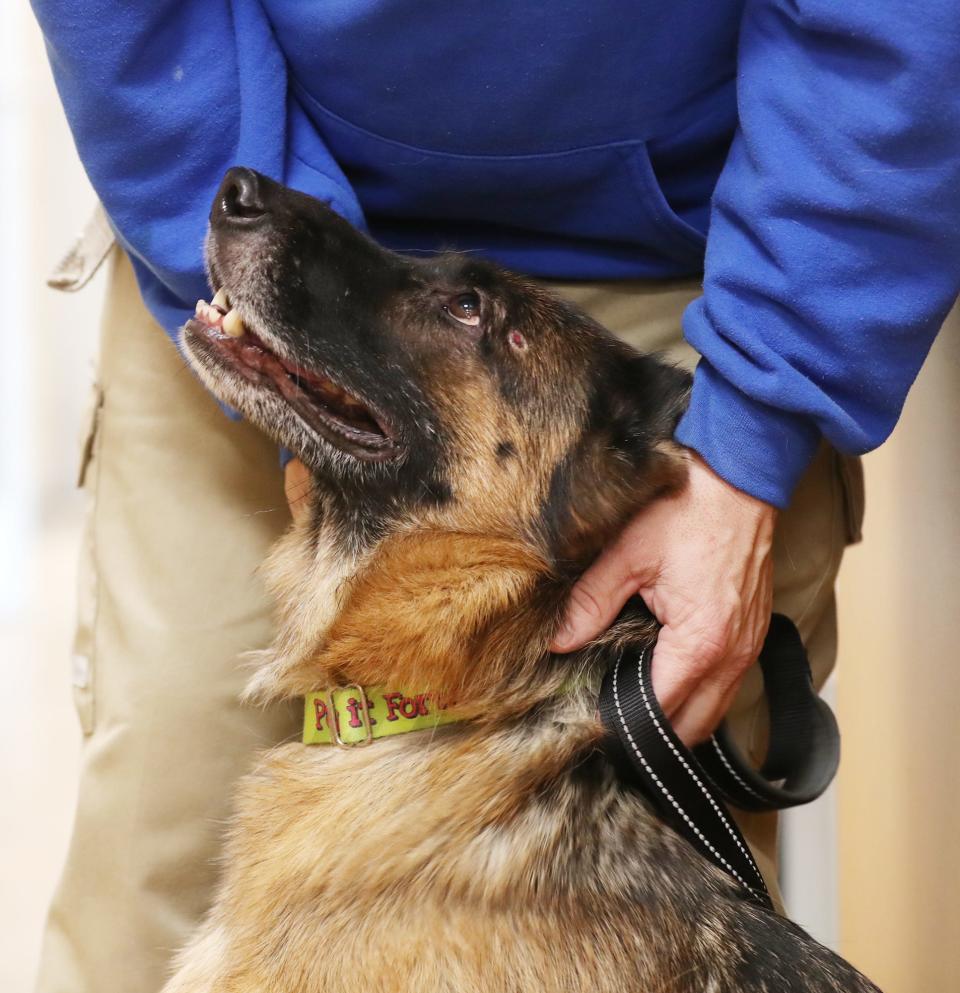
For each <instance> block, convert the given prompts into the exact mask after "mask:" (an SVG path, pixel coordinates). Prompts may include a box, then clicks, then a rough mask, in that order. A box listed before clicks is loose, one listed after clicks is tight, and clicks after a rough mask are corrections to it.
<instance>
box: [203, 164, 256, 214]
mask: <svg viewBox="0 0 960 993" xmlns="http://www.w3.org/2000/svg"><path fill="white" fill-rule="evenodd" d="M266 212H267V208H266V206H265V205H264V195H263V184H262V183H261V182H260V177H259V176H258V175H257V173H255V172H254V171H253V170H252V169H245V168H243V167H242V166H235V167H234V168H233V169H229V170H228V171H227V174H226V175H225V176H224V177H223V182H222V183H221V184H220V189H219V190H218V191H217V195H216V197H215V198H214V201H213V211H212V213H213V214H214V215H215V216H214V217H212V218H211V220H215V219H216V220H222V221H226V222H228V223H231V224H248V223H250V222H252V221H256V220H259V219H260V218H261V217H263V215H264V214H266Z"/></svg>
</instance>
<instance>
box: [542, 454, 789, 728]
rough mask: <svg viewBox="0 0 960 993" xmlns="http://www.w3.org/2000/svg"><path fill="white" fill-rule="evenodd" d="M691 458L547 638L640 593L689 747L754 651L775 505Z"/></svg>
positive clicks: (574, 629)
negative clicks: (682, 477)
mask: <svg viewBox="0 0 960 993" xmlns="http://www.w3.org/2000/svg"><path fill="white" fill-rule="evenodd" d="M691 456H692V457H691V462H690V476H689V480H688V482H687V485H686V486H685V488H684V489H683V490H681V491H680V492H679V493H676V494H673V495H671V496H669V497H664V498H663V499H661V500H658V501H656V502H655V503H653V504H651V505H650V506H649V507H647V508H645V509H644V510H643V511H642V512H641V513H640V514H638V515H637V517H635V518H634V519H633V520H632V521H631V522H630V524H628V525H627V527H626V528H625V529H624V531H623V533H622V534H621V535H620V537H619V538H618V539H617V540H616V541H615V542H614V543H613V544H612V545H611V546H610V547H609V548H607V549H606V550H605V551H604V552H603V553H602V554H601V555H600V557H599V558H598V559H597V560H596V562H594V563H593V565H592V566H590V568H589V569H588V570H587V571H586V572H585V573H584V574H583V576H581V578H580V580H579V581H578V582H577V584H576V586H575V587H574V588H573V590H572V592H571V594H570V601H569V603H568V604H567V613H566V617H565V619H564V623H563V626H562V627H561V629H560V631H559V632H558V634H557V637H556V639H555V641H554V644H553V646H552V647H553V650H554V651H557V652H569V651H572V650H573V649H575V648H579V647H580V646H581V645H583V644H585V643H586V642H588V641H589V640H590V639H591V638H594V637H595V636H596V635H597V634H599V633H600V632H601V631H603V630H604V628H606V627H608V626H609V625H610V624H611V623H612V621H613V620H614V618H615V617H616V616H617V614H618V613H619V612H620V609H621V608H622V607H623V605H624V603H626V601H627V599H628V598H629V597H630V596H632V595H633V594H634V593H639V594H640V596H641V597H642V598H643V600H644V602H645V603H646V604H647V606H648V607H649V608H650V610H651V611H652V612H653V614H654V616H655V617H656V618H657V620H658V621H660V623H661V624H662V625H663V627H662V629H661V631H660V637H659V640H658V641H657V646H656V649H655V650H654V653H653V671H652V676H653V687H654V690H655V692H656V694H657V699H658V700H659V701H660V706H661V707H662V708H663V710H664V712H665V713H666V715H667V717H669V718H670V720H671V722H672V724H673V726H674V729H675V730H676V732H677V734H678V735H679V736H680V738H681V739H683V741H684V742H685V743H686V744H688V745H693V744H696V743H697V742H700V741H703V740H704V739H705V738H707V737H709V736H710V734H711V733H712V732H713V731H714V729H715V728H716V727H717V725H718V724H719V723H720V721H721V720H722V718H723V715H724V713H725V712H726V710H727V708H728V707H729V706H730V704H731V703H732V702H733V697H734V695H735V694H736V691H737V688H738V686H739V685H740V681H741V679H742V678H743V674H744V672H745V670H746V669H747V667H748V666H749V665H750V664H751V663H752V662H753V661H754V660H755V659H756V658H757V656H758V655H759V653H760V648H761V647H762V645H763V639H764V637H765V635H766V632H767V627H768V625H769V622H770V610H771V604H772V600H773V583H772V559H771V548H772V545H773V526H774V522H775V520H776V513H777V512H776V510H775V509H774V508H773V507H771V506H770V505H769V504H766V503H763V502H762V501H760V500H757V499H755V498H754V497H751V496H748V495H747V494H746V493H743V492H741V491H740V490H738V489H736V488H735V487H733V486H731V485H730V484H729V483H727V482H725V481H724V480H723V479H721V478H720V477H719V476H718V475H717V474H716V473H715V472H714V471H713V470H712V469H711V468H710V467H709V466H708V465H707V464H706V462H704V461H703V460H702V459H701V458H700V457H699V456H698V455H697V454H696V453H691Z"/></svg>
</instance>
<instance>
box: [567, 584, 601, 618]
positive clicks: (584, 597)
mask: <svg viewBox="0 0 960 993" xmlns="http://www.w3.org/2000/svg"><path fill="white" fill-rule="evenodd" d="M570 599H571V600H572V601H573V604H574V606H575V607H576V608H577V609H578V610H579V611H581V612H582V613H584V614H587V615H588V616H589V617H592V618H594V619H596V620H599V619H600V618H601V617H602V616H603V608H602V605H601V603H600V600H599V599H598V597H597V596H596V595H595V594H594V593H593V592H592V591H591V590H590V589H589V587H587V586H586V585H585V584H583V583H578V584H577V585H576V586H574V588H573V589H572V590H571V591H570Z"/></svg>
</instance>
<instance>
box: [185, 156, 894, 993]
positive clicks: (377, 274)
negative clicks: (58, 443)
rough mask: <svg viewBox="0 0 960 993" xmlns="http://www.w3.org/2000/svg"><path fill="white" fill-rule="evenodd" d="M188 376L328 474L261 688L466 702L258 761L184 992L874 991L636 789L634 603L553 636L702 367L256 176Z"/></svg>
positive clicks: (315, 480) (241, 179)
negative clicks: (350, 743) (626, 697)
mask: <svg viewBox="0 0 960 993" xmlns="http://www.w3.org/2000/svg"><path fill="white" fill-rule="evenodd" d="M207 260H208V266H209V275H210V280H211V283H212V285H213V286H214V287H216V288H218V289H219V290H220V291H221V292H219V293H218V294H217V296H216V297H215V298H214V304H215V306H214V305H210V304H206V303H201V304H199V305H198V310H197V317H196V318H194V319H193V320H191V321H190V322H188V323H187V325H186V327H185V328H184V331H183V344H184V347H185V350H186V352H187V354H188V356H189V358H190V361H191V363H192V365H193V367H194V368H195V369H196V371H197V372H198V373H199V376H200V378H201V379H202V380H203V381H204V383H206V384H207V385H208V386H209V387H210V389H211V390H212V391H213V392H214V393H215V394H216V395H217V396H219V397H220V398H222V399H223V400H224V401H225V402H227V403H229V404H231V405H232V406H234V407H235V408H236V409H238V410H239V411H241V412H242V413H243V414H244V415H246V417H248V418H249V419H250V420H252V421H254V422H255V423H256V424H258V425H260V427H261V428H263V429H264V430H265V431H267V432H268V433H269V434H270V435H272V437H273V438H275V439H276V440H277V441H278V442H279V443H280V444H282V445H284V446H286V447H287V448H289V449H290V450H292V451H293V452H295V453H296V454H297V455H298V456H299V457H300V458H301V459H302V460H303V462H304V463H305V465H306V466H307V468H308V470H309V472H310V475H311V477H312V484H313V489H312V496H311V504H310V509H309V512H307V513H305V514H303V515H300V517H299V519H298V520H297V521H296V522H295V523H294V525H293V526H292V528H291V529H290V530H289V532H288V533H287V534H286V535H285V536H284V537H283V538H282V539H281V540H280V542H279V544H278V545H277V546H276V548H275V550H274V551H273V553H272V554H271V556H270V558H269V560H268V563H267V565H266V574H267V577H268V582H269V585H270V587H271V589H272V592H273V593H274V594H275V595H276V597H277V600H278V603H279V630H278V634H277V636H276V639H275V642H274V644H273V645H272V647H271V648H269V649H267V650H266V651H264V652H262V653H260V654H259V656H258V658H257V668H256V673H255V675H254V676H253V679H252V683H251V686H250V689H249V695H250V696H251V697H252V698H254V699H256V700H260V701H275V700H285V699H289V698H296V697H302V696H304V695H305V694H309V693H312V692H315V691H318V690H322V689H324V688H327V687H334V686H347V685H350V686H357V687H368V686H372V685H381V686H382V685H388V686H394V687H402V688H406V689H407V690H409V691H411V693H412V692H414V691H415V692H416V693H418V694H421V695H422V697H421V698H422V699H433V700H438V699H440V698H446V699H448V700H453V701H455V708H456V712H457V715H458V716H459V718H460V720H459V721H458V722H457V723H449V724H445V725H444V726H441V727H436V728H434V729H433V730H421V731H419V732H417V733H412V734H404V735H400V736H397V737H390V738H384V739H382V740H378V741H375V742H373V743H372V744H370V746H369V747H363V748H349V749H348V748H337V747H308V746H305V745H303V744H301V743H299V742H297V743H290V742H288V743H285V744H282V745H280V746H279V747H276V748H274V749H272V750H270V751H268V752H267V753H266V754H264V755H263V756H262V758H260V760H259V761H258V763H257V765H256V767H255V769H254V770H253V771H252V772H251V773H250V774H249V775H248V776H247V777H246V778H245V779H243V780H242V782H241V783H240V786H239V790H238V793H237V798H236V807H235V813H234V815H233V818H232V821H231V823H230V827H229V831H228V835H227V839H226V847H225V855H224V864H223V871H222V879H221V883H220V886H219V891H218V893H217V896H216V899H215V903H214V905H213V907H212V909H211V910H210V912H209V915H208V917H207V918H206V920H205V921H204V923H203V924H202V925H201V926H200V928H199V929H198V931H197V933H196V935H195V936H194V937H193V939H192V941H190V943H189V944H188V946H187V947H186V949H185V950H184V951H183V952H182V953H181V954H180V957H179V960H178V965H177V969H176V972H175V975H174V977H173V978H172V979H171V980H170V982H169V984H168V985H167V986H166V993H321V991H322V993H329V991H333V990H350V991H355V993H391V991H408V990H429V991H448V993H508V991H510V993H514V991H520V990H540V991H545V993H561V991H562V993H570V991H575V990H589V991H593V993H608V991H609V993H623V991H628V993H634V991H635V993H655V991H662V993H681V991H690V993H693V991H696V993H706V991H712V993H721V991H731V993H732V991H738V993H753V991H756V993H760V991H787V990H789V991H800V990H809V991H826V990H856V991H865V990H875V989H876V987H874V986H873V985H872V984H871V983H869V982H868V981H867V980H866V979H864V978H863V977H862V976H861V975H860V974H859V973H858V972H856V970H855V969H853V968H852V967H851V966H849V965H848V964H847V963H845V962H844V961H843V960H842V959H840V958H839V957H837V956H836V955H834V954H833V953H832V952H830V951H828V950H827V949H826V948H824V947H822V946H821V945H819V944H817V943H816V942H815V941H814V940H813V939H812V938H810V937H809V936H808V935H807V934H806V933H804V932H803V931H802V930H801V929H800V928H798V927H797V926H795V925H794V924H792V923H790V922H789V921H787V920H785V919H784V918H782V917H780V916H778V915H777V914H775V913H773V912H772V911H767V910H765V909H763V908H761V907H759V906H758V905H756V904H755V903H753V902H751V901H750V900H748V899H747V898H746V897H745V895H744V893H743V892H742V891H741V890H740V889H739V888H738V887H737V885H736V884H734V883H733V882H732V881H731V880H730V879H729V878H728V877H727V876H726V875H725V874H724V873H722V872H721V871H719V870H717V869H715V868H714V867H713V866H712V865H710V864H708V863H707V862H706V861H705V860H703V859H702V858H701V857H700V856H699V855H698V854H697V853H696V852H695V851H694V850H693V849H692V848H691V847H690V846H689V845H688V843H687V842H686V841H684V840H682V839H681V838H680V837H679V836H678V835H677V834H676V833H674V831H673V830H672V829H671V828H669V827H668V826H666V825H665V824H664V823H662V822H661V821H660V820H659V819H658V818H657V817H656V816H655V815H654V814H653V812H652V810H651V808H650V807H649V806H648V803H647V801H646V800H645V799H644V797H643V796H642V795H640V794H638V793H637V792H634V791H633V790H632V789H630V788H628V787H626V786H624V785H623V784H622V782H621V781H620V780H619V779H618V777H617V775H616V773H615V771H614V768H613V767H612V765H611V764H610V761H609V760H608V758H607V757H606V756H605V753H604V748H603V738H604V732H603V729H602V727H601V725H600V723H599V721H598V718H597V716H596V710H597V689H598V686H599V682H600V679H601V677H602V670H603V667H604V665H605V663H606V660H607V659H608V657H609V654H610V646H611V645H620V644H623V643H624V642H641V643H645V644H646V643H649V642H650V641H651V640H652V638H653V637H654V633H655V627H654V624H653V622H652V620H651V619H650V618H649V617H648V616H647V615H645V614H644V613H643V612H642V611H641V610H640V609H637V610H633V611H630V612H628V613H626V614H624V615H623V617H621V619H620V620H619V621H618V622H617V623H616V624H615V625H614V626H613V628H612V629H611V630H610V631H609V632H608V633H607V634H606V635H604V636H603V638H601V639H599V640H598V641H597V642H596V643H594V644H593V645H591V646H589V647H588V648H587V649H585V650H582V651H580V652H578V653H574V654H571V655H554V654H551V652H550V651H549V649H548V645H549V644H550V641H551V636H552V635H553V633H554V630H555V628H556V626H557V624H558V620H559V617H560V615H561V611H562V605H563V602H564V599H565V596H566V594H567V593H568V591H569V589H570V587H571V585H572V583H573V581H574V580H575V579H576V577H577V576H578V575H579V573H580V572H581V571H582V570H583V568H584V566H585V565H586V564H587V563H589V562H590V560H591V559H592V558H593V557H594V556H595V555H596V553H597V552H598V550H599V549H600V548H601V547H602V546H603V545H604V543H605V542H607V541H608V540H609V539H610V538H611V537H612V536H613V535H614V534H615V533H616V532H617V531H618V529H620V528H621V526H622V525H623V524H624V523H625V522H626V521H627V519H628V518H629V517H630V516H631V515H632V514H634V513H635V512H636V511H637V509H638V507H640V506H642V505H643V504H644V503H646V502H648V501H650V500H652V499H654V498H655V497H656V496H657V495H658V494H662V493H664V492H667V491H669V490H671V489H672V488H675V487H680V486H682V485H683V484H684V478H685V461H684V455H683V453H682V451H681V450H680V449H679V448H678V447H677V446H676V445H675V444H674V442H673V441H672V440H671V436H672V432H673V428H674V426H675V424H676V422H677V419H678V417H679V416H680V414H681V412H682V410H683V408H684V404H685V403H686V401H687V396H688V392H689V385H690V384H689V378H688V376H687V374H685V373H684V372H681V371H679V370H677V369H675V368H672V367H670V366H668V365H665V364H662V363H661V362H659V361H657V360H656V359H654V358H652V357H650V356H646V355H640V354H638V353H636V352H635V351H633V350H632V349H630V348H629V347H627V346H626V345H624V344H623V343H621V342H620V341H618V340H617V339H616V338H615V337H614V336H613V335H612V334H610V333H609V332H607V331H606V330H604V329H603V328H601V327H599V326H598V325H597V324H596V323H594V322H593V321H592V320H590V319H589V318H587V317H586V316H584V315H583V314H582V313H578V312H577V311H576V310H574V309H572V308H571V307H570V306H568V305H567V304H566V303H564V302H562V301H560V300H559V299H556V298H555V297H554V296H552V295H551V294H550V293H548V292H546V291H545V290H544V289H543V288H542V287H541V286H539V285H537V284H536V283H534V282H532V281H529V280H526V279H523V278H520V277H519V276H516V275H513V274H511V273H509V272H505V271H503V270H502V269H500V268H498V267H497V266H495V265H493V264H490V263H488V262H486V261H481V260H478V259H476V258H472V257H469V256H464V255H462V254H445V255H439V256H437V257H431V258H416V259H414V258H408V257H404V256H401V255H397V254H394V253H392V252H389V251H386V250H385V249H383V248H381V247H380V246H378V245H377V244H375V243H374V242H372V241H371V240H370V239H368V238H367V237H366V236H364V235H363V234H361V233H359V232H358V231H356V230H355V229H354V228H353V227H352V226H351V225H350V224H348V223H347V222H346V221H344V220H342V219H341V218H340V217H338V216H337V215H336V214H335V213H334V212H333V211H332V210H330V209H329V208H328V207H327V206H326V205H324V204H323V203H321V202H319V201H317V200H314V199H312V198H310V197H307V196H304V195H302V194H300V193H296V192H293V191H292V190H289V189H286V188H284V187H282V186H279V185H278V184H276V183H274V182H272V181H270V180H268V179H266V178H264V177H262V176H259V175H257V174H256V173H254V172H252V171H250V170H246V169H233V170H231V171H230V172H229V173H228V174H227V176H226V177H225V179H224V182H223V185H222V186H221V188H220V190H219V192H218V193H217V196H216V198H215V201H214V204H213V208H212V213H211V226H210V233H209V238H208V245H207Z"/></svg>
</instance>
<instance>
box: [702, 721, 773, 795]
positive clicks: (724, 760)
mask: <svg viewBox="0 0 960 993" xmlns="http://www.w3.org/2000/svg"><path fill="white" fill-rule="evenodd" d="M710 744H711V745H713V750H714V751H715V752H716V753H717V755H719V756H720V761H721V762H722V763H723V764H724V767H725V768H726V770H727V772H729V773H730V775H731V776H733V778H734V779H735V780H736V781H737V782H738V783H739V784H740V785H741V786H742V787H743V788H744V789H745V790H746V791H747V792H748V793H749V794H750V795H751V796H753V797H756V799H758V800H759V801H760V802H761V803H765V802H766V800H765V798H764V797H762V796H760V794H759V793H758V792H757V791H756V790H754V789H751V788H750V786H748V785H747V784H746V783H745V782H744V781H743V780H742V779H741V778H740V776H739V775H738V774H737V770H736V769H734V767H733V766H732V765H730V763H729V762H728V761H727V757H726V755H724V754H723V749H722V748H721V747H720V745H719V743H718V742H717V739H716V738H715V737H714V736H713V735H711V736H710ZM734 806H736V804H734Z"/></svg>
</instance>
